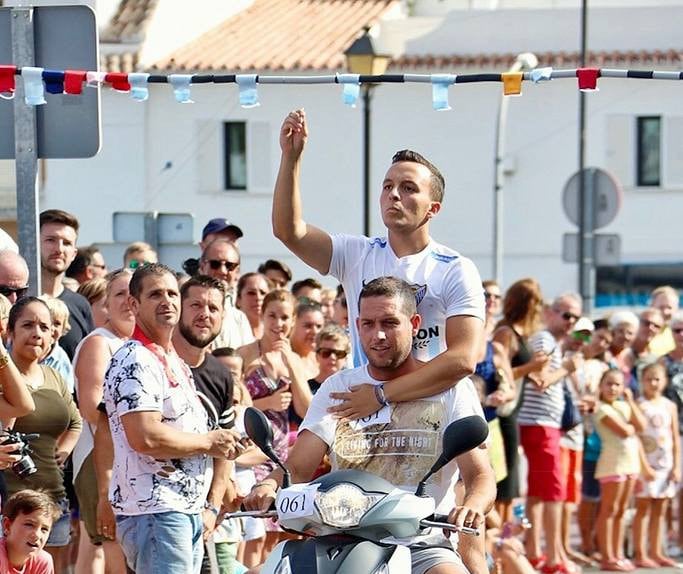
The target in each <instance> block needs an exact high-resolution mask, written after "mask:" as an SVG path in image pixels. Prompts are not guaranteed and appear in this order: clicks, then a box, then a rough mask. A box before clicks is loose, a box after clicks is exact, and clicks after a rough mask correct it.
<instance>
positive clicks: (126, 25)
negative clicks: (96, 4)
mask: <svg viewBox="0 0 683 574" xmlns="http://www.w3.org/2000/svg"><path fill="white" fill-rule="evenodd" d="M158 2H159V0H121V1H120V2H119V6H118V9H117V10H116V13H115V14H114V16H113V17H112V19H111V20H110V21H109V24H108V25H107V27H106V28H105V29H104V30H103V31H102V33H101V34H100V40H101V41H102V42H111V43H131V42H140V41H142V40H143V39H144V33H145V30H146V28H147V25H148V24H149V21H150V18H151V16H152V14H153V13H154V10H155V9H156V7H157V4H158Z"/></svg>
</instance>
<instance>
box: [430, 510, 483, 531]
mask: <svg viewBox="0 0 683 574" xmlns="http://www.w3.org/2000/svg"><path fill="white" fill-rule="evenodd" d="M420 525H421V526H423V527H425V528H442V529H443V530H450V531H451V532H462V533H463V534H469V535H471V536H479V535H480V534H481V532H480V531H479V529H477V528H470V527H469V526H456V525H455V524H451V523H450V522H448V515H447V514H432V515H431V516H428V517H427V518H424V519H422V520H420Z"/></svg>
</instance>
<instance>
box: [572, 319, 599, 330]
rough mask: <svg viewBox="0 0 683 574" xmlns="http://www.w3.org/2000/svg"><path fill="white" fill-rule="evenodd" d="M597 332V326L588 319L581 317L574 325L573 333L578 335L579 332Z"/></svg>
mask: <svg viewBox="0 0 683 574" xmlns="http://www.w3.org/2000/svg"><path fill="white" fill-rule="evenodd" d="M594 330H595V325H593V321H591V320H590V319H589V318H588V317H581V318H580V319H579V320H578V321H577V322H576V323H575V325H574V328H573V329H572V331H573V332H574V333H576V332H577V331H590V332H591V333H592V332H593V331H594Z"/></svg>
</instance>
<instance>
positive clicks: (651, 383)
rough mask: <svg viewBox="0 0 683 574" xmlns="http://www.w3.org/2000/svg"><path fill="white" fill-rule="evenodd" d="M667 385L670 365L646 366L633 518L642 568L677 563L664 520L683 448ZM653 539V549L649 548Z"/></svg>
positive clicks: (634, 534)
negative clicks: (665, 538) (667, 548)
mask: <svg viewBox="0 0 683 574" xmlns="http://www.w3.org/2000/svg"><path fill="white" fill-rule="evenodd" d="M666 385H667V376H666V368H665V367H664V365H662V364H660V363H652V364H649V365H647V366H645V367H644V368H643V370H642V373H641V380H640V389H641V391H642V393H643V397H642V398H641V399H640V400H639V401H638V406H639V407H640V409H641V411H642V412H643V415H644V417H645V419H646V427H645V430H644V431H642V432H641V433H640V441H641V443H642V446H643V452H644V456H645V459H646V461H645V464H644V465H643V466H644V469H643V472H642V473H641V475H640V478H639V479H638V483H637V485H636V516H635V519H634V521H633V537H634V546H635V565H636V566H637V567H638V568H658V567H660V566H665V567H673V566H676V562H675V561H673V560H672V559H671V558H669V557H667V556H666V555H665V554H664V551H663V547H662V520H663V518H664V516H665V515H666V508H667V505H668V503H669V499H671V498H673V497H674V495H675V494H676V483H678V482H679V481H680V479H681V472H680V462H681V447H680V439H679V436H678V409H677V408H676V405H675V404H674V403H673V402H672V401H670V400H669V399H667V398H665V397H664V396H663V395H662V393H663V392H664V388H665V387H666ZM646 539H647V540H649V551H648V549H647V541H646Z"/></svg>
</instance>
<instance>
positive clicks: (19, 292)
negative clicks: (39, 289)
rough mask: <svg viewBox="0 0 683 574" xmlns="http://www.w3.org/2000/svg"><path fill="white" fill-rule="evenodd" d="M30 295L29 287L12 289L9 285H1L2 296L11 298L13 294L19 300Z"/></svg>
mask: <svg viewBox="0 0 683 574" xmlns="http://www.w3.org/2000/svg"><path fill="white" fill-rule="evenodd" d="M26 293H28V285H26V287H10V286H9V285H0V294H2V295H4V296H5V297H11V296H12V294H15V295H16V296H17V299H21V298H22V297H25V296H26Z"/></svg>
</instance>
